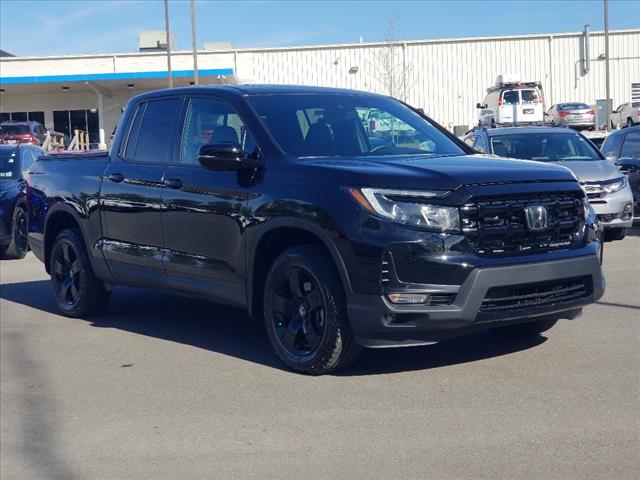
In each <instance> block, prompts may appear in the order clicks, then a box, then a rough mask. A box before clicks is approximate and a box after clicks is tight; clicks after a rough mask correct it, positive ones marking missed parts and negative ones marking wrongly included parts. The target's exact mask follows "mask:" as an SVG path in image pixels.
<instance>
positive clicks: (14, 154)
mask: <svg viewBox="0 0 640 480" xmlns="http://www.w3.org/2000/svg"><path fill="white" fill-rule="evenodd" d="M19 176H20V165H19V162H18V151H17V150H16V149H1V150H0V180H10V179H12V178H18V177H19Z"/></svg>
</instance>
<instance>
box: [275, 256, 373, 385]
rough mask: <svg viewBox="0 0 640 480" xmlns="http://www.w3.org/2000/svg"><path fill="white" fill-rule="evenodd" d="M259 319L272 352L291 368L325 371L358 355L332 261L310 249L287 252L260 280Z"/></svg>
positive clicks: (348, 362) (342, 291)
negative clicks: (262, 283)
mask: <svg viewBox="0 0 640 480" xmlns="http://www.w3.org/2000/svg"><path fill="white" fill-rule="evenodd" d="M264 319H265V326H266V329H267V333H268V335H269V340H270V341H271V344H272V345H273V348H274V350H275V351H276V353H277V355H278V356H279V357H280V359H281V360H282V361H283V362H284V363H285V364H286V365H287V366H288V367H290V368H292V369H293V370H297V371H299V372H303V373H309V374H314V375H319V374H323V373H327V372H330V371H333V370H337V369H340V368H345V367H347V366H349V365H350V364H351V363H353V362H354V361H355V360H356V358H357V356H358V354H359V353H360V346H359V345H358V344H357V343H356V341H355V337H354V335H353V332H352V331H351V328H350V326H349V321H348V319H347V311H346V301H345V294H344V288H343V286H342V282H341V281H340V277H339V276H338V273H337V272H336V269H335V267H334V263H333V259H332V258H331V257H330V256H329V255H327V254H326V253H325V252H324V251H323V250H322V249H321V248H319V247H316V246H314V245H302V246H297V247H292V248H289V249H287V250H285V251H284V252H282V253H281V254H280V255H279V256H278V257H277V258H276V259H275V261H274V262H273V265H272V266H271V270H270V272H269V274H268V275H267V280H266V282H265V290H264Z"/></svg>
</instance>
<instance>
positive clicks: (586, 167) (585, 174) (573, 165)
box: [555, 160, 622, 182]
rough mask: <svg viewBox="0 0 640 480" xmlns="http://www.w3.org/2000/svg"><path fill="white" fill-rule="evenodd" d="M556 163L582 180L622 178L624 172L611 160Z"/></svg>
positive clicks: (597, 180)
mask: <svg viewBox="0 0 640 480" xmlns="http://www.w3.org/2000/svg"><path fill="white" fill-rule="evenodd" d="M555 163H556V165H562V166H563V167H567V168H568V169H570V170H571V171H572V172H573V173H575V175H576V177H578V180H579V181H580V182H602V181H604V180H611V179H613V178H620V177H621V176H622V173H620V170H618V169H617V168H616V166H615V165H614V164H613V162H611V161H609V160H590V161H573V160H572V161H570V162H555Z"/></svg>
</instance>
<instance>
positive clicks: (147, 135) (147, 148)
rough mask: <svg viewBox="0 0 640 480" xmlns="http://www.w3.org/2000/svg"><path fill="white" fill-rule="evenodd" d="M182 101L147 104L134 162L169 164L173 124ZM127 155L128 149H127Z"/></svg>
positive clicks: (173, 132)
mask: <svg viewBox="0 0 640 480" xmlns="http://www.w3.org/2000/svg"><path fill="white" fill-rule="evenodd" d="M181 104H182V100H181V99H179V98H167V99H163V100H153V101H150V102H148V103H147V108H146V110H145V112H144V116H143V117H142V124H141V125H140V133H138V141H137V144H136V152H135V155H134V161H136V162H141V163H170V162H171V147H172V144H173V138H174V134H175V123H176V118H177V114H178V110H179V109H180V105H181ZM127 154H128V147H127Z"/></svg>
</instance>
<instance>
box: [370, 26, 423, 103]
mask: <svg viewBox="0 0 640 480" xmlns="http://www.w3.org/2000/svg"><path fill="white" fill-rule="evenodd" d="M397 20H398V16H397V15H394V16H393V17H391V18H390V19H389V23H388V24H387V30H386V31H385V36H384V45H383V46H382V47H380V49H379V50H378V52H377V53H376V54H375V57H374V62H373V66H374V70H375V72H376V78H377V80H378V82H380V84H381V85H382V87H383V89H384V92H385V93H386V94H387V95H389V96H391V97H394V98H400V99H402V100H404V101H406V100H407V96H408V94H409V89H410V88H411V87H412V86H413V84H414V83H415V82H414V78H413V64H411V63H408V62H407V61H406V52H405V48H406V47H405V45H404V44H403V43H401V42H400V41H398V30H397V27H396V22H397Z"/></svg>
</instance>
